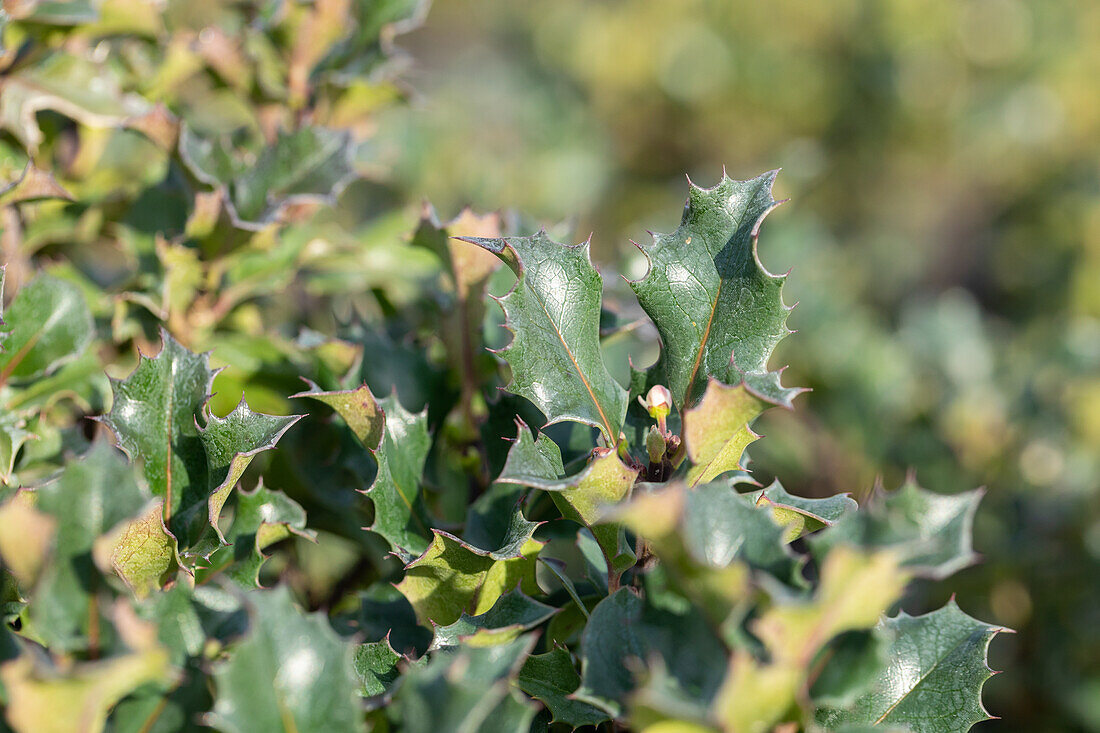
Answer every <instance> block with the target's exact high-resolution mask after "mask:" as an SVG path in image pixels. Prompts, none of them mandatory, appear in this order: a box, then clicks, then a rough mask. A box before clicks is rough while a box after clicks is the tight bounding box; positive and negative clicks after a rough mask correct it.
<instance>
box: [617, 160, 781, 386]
mask: <svg viewBox="0 0 1100 733" xmlns="http://www.w3.org/2000/svg"><path fill="white" fill-rule="evenodd" d="M776 173H777V171H772V172H771V173H765V174H764V175H762V176H759V177H758V178H754V179H752V180H749V181H734V180H732V179H730V178H728V177H726V176H723V177H722V180H721V182H720V183H719V184H718V185H717V186H715V187H714V188H707V189H703V188H699V187H698V186H696V185H694V184H691V187H690V191H689V195H688V202H687V206H686V207H685V209H684V217H683V220H682V221H681V222H680V227H679V228H678V229H677V230H676V231H675V232H673V233H671V234H655V235H653V242H652V243H651V244H649V245H647V246H645V247H642V251H643V252H644V253H645V255H646V257H647V258H648V259H649V272H648V273H647V274H646V276H645V277H644V278H642V279H641V280H638V281H636V282H632V283H631V287H633V288H634V292H635V293H636V294H637V296H638V301H639V302H640V303H641V304H642V308H644V309H645V311H646V313H648V314H649V317H650V318H652V319H653V322H654V323H655V324H656V326H657V330H658V332H659V333H660V334H661V343H662V345H663V349H662V352H661V364H662V366H663V371H664V373H665V375H666V376H667V379H668V382H667V383H666V385H667V386H668V387H669V389H671V390H672V394H673V397H674V399H675V400H676V401H677V404H679V406H680V407H681V408H685V407H690V406H692V405H694V404H695V402H696V401H697V400H698V399H699V397H700V395H702V393H703V390H704V388H705V386H706V382H707V378H708V377H714V378H716V379H717V380H718V381H720V382H723V383H725V384H730V385H733V384H737V383H739V382H741V381H742V380H744V381H746V382H747V385H748V387H749V389H750V390H751V391H753V392H754V393H756V394H759V395H761V396H764V397H766V398H767V399H768V400H769V401H775V402H779V403H782V404H790V400H791V399H792V398H793V397H794V396H795V394H797V392H798V391H797V390H790V389H788V390H783V389H779V388H778V384H779V380H778V376H777V375H775V374H770V373H768V371H767V370H768V359H769V358H770V357H771V354H772V350H773V349H775V346H776V344H778V343H779V341H780V340H782V339H783V337H784V336H786V335H787V334H788V333H790V330H789V329H788V328H787V325H786V323H787V313H788V311H789V310H790V309H789V308H788V307H787V306H785V305H784V304H783V299H782V295H781V290H782V287H783V281H784V280H785V276H775V275H772V274H770V273H769V272H768V271H767V270H765V269H764V267H763V265H761V263H760V259H759V257H758V255H757V251H756V241H757V235H758V233H759V230H760V224H761V222H763V220H764V217H765V216H766V215H767V214H768V212H770V211H771V210H772V209H774V208H775V207H776V206H777V205H778V202H777V201H775V199H773V198H772V194H771V189H772V183H773V182H774V181H775V176H776Z"/></svg>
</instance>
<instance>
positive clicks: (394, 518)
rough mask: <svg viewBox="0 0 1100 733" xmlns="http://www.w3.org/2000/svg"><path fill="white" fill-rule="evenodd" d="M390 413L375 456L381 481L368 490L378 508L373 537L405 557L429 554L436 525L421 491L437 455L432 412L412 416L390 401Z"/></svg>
mask: <svg viewBox="0 0 1100 733" xmlns="http://www.w3.org/2000/svg"><path fill="white" fill-rule="evenodd" d="M379 404H380V405H381V407H382V410H383V412H384V413H385V431H384V433H383V437H382V443H381V445H380V446H379V447H378V450H377V451H375V452H374V457H375V459H376V460H377V461H378V475H377V476H376V477H375V479H374V483H373V484H371V486H370V488H369V489H367V492H366V494H367V497H368V498H369V499H370V500H371V503H373V504H374V523H373V524H372V525H371V526H370V530H371V531H372V532H376V533H377V534H380V535H382V536H383V537H385V538H386V540H387V541H388V542H389V543H390V545H391V546H392V547H393V549H394V552H396V553H397V554H398V555H399V556H401V557H409V556H413V555H416V554H419V553H422V552H424V550H425V549H427V547H428V544H429V541H430V537H431V525H432V520H431V517H430V515H429V513H428V508H427V506H426V505H425V503H424V494H423V490H422V488H421V486H420V479H421V475H422V474H423V473H424V461H425V460H427V458H428V451H429V450H430V449H431V444H432V443H431V437H430V436H429V435H428V413H427V410H425V411H424V412H420V413H417V414H413V413H411V412H408V411H406V410H405V408H403V407H402V406H401V403H400V402H399V401H398V400H397V395H396V394H394V395H390V396H389V397H387V398H386V399H384V400H382V401H381V402H380V403H379Z"/></svg>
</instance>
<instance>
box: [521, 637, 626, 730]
mask: <svg viewBox="0 0 1100 733" xmlns="http://www.w3.org/2000/svg"><path fill="white" fill-rule="evenodd" d="M518 684H519V688H520V689H521V690H523V691H524V692H526V693H527V694H528V695H530V696H531V697H533V698H535V699H536V700H539V701H540V702H542V703H543V704H544V705H546V707H547V708H548V709H549V710H550V712H551V713H552V714H553V716H554V717H553V722H555V723H565V724H567V725H571V726H573V727H574V728H576V727H578V726H582V725H598V724H599V723H602V722H603V721H605V720H607V718H608V716H607V713H605V712H604V711H602V710H600V709H599V708H596V707H593V706H591V705H589V704H587V703H584V702H581V701H579V700H574V699H573V698H572V697H571V696H572V694H573V693H574V692H576V691H577V688H578V687H580V684H581V676H580V675H579V674H577V670H576V668H575V667H574V666H573V659H572V658H571V657H570V656H569V652H568V651H566V650H565V649H563V648H562V647H554V649H553V650H551V651H549V652H547V653H546V654H533V655H531V656H530V657H528V658H527V661H526V662H524V663H523V669H521V670H520V671H519V680H518Z"/></svg>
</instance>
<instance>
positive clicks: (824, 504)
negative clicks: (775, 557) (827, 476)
mask: <svg viewBox="0 0 1100 733" xmlns="http://www.w3.org/2000/svg"><path fill="white" fill-rule="evenodd" d="M742 496H744V497H745V499H747V500H749V501H751V502H752V503H754V504H756V505H757V506H769V507H771V509H772V514H773V515H774V517H775V521H777V522H779V523H780V524H782V525H783V526H785V527H786V528H787V535H786V537H785V539H786V540H787V541H788V542H793V541H794V540H796V539H798V538H799V537H801V536H802V535H803V534H807V533H810V532H816V531H818V530H819V529H822V528H824V527H831V526H833V525H834V524H836V523H837V522H838V521H840V519H841V518H842V517H843V516H845V515H846V514H849V513H850V512H855V511H857V510H858V509H859V505H858V504H856V502H855V500H854V499H853V498H852V497H850V496H848V495H847V494H837V495H835V496H827V497H825V498H822V499H807V498H805V497H801V496H794V495H793V494H789V493H787V490H786V489H784V488H783V485H782V484H780V483H779V481H778V480H776V481H773V482H772V485H771V486H769V487H768V488H766V489H760V490H759V491H750V492H749V493H747V494H742Z"/></svg>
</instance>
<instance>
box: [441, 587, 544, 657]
mask: <svg viewBox="0 0 1100 733" xmlns="http://www.w3.org/2000/svg"><path fill="white" fill-rule="evenodd" d="M557 612H558V609H556V608H554V607H552V606H547V605H546V604H544V603H539V602H538V601H536V600H534V599H532V598H529V597H528V596H525V595H524V594H523V592H522V591H521V590H519V589H518V588H517V589H515V590H512V591H509V592H508V593H505V594H504V595H502V596H501V597H500V598H498V599H497V600H496V603H494V604H493V607H492V608H490V609H489V610H488V611H486V612H485V613H482V614H478V615H476V616H471V615H469V614H466V613H463V614H462V615H461V616H460V617H459V619H458V620H457V621H455V622H454V623H453V624H448V625H447V626H437V627H436V628H435V638H434V639H433V640H432V647H431V648H432V649H433V650H434V649H445V648H448V647H455V646H459V645H460V644H464V645H466V646H471V647H480V646H494V645H496V644H506V643H508V642H511V641H512V640H514V639H516V638H517V637H519V635H520V634H521V633H523V632H524V631H527V630H528V629H532V628H534V627H536V626H538V625H539V624H541V623H542V622H544V621H546V620H547V619H549V618H550V617H551V616H553V615H554V614H555V613H557Z"/></svg>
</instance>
